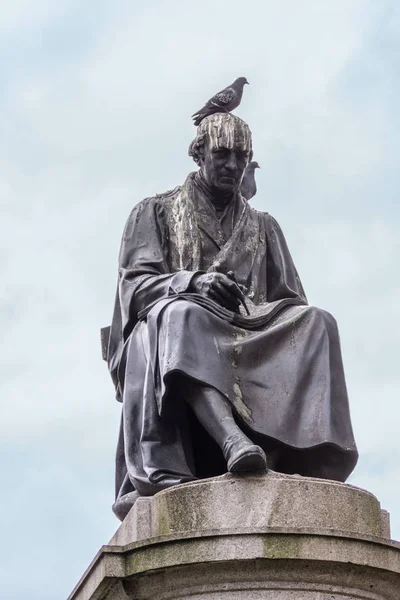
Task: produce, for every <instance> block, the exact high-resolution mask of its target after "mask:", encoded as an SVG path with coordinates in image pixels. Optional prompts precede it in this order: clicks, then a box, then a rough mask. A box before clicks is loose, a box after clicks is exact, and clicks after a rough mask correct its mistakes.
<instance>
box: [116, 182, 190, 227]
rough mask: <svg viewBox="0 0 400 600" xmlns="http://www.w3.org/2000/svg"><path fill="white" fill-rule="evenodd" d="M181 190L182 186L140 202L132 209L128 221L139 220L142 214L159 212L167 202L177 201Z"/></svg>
mask: <svg viewBox="0 0 400 600" xmlns="http://www.w3.org/2000/svg"><path fill="white" fill-rule="evenodd" d="M181 189H182V187H181V186H177V187H175V188H174V189H172V190H168V191H167V192H163V193H161V194H155V195H154V196H149V197H147V198H144V199H143V200H140V202H138V203H137V204H135V206H134V207H133V208H132V210H131V212H130V215H129V217H128V221H129V220H131V219H132V218H137V217H138V216H139V215H141V214H142V213H146V212H149V211H157V209H159V208H160V209H162V208H163V206H164V204H165V202H167V201H169V200H173V199H175V198H176V197H177V196H178V194H179V193H180V191H181Z"/></svg>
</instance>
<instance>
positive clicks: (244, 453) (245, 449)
mask: <svg viewBox="0 0 400 600" xmlns="http://www.w3.org/2000/svg"><path fill="white" fill-rule="evenodd" d="M224 456H225V459H226V461H227V465H228V471H230V472H231V473H242V472H246V471H263V470H266V469H267V457H266V456H265V452H264V450H263V449H262V448H260V446H256V445H255V444H252V443H251V441H250V440H248V439H247V438H244V439H243V438H242V439H240V440H235V441H234V440H232V438H230V439H228V440H227V442H226V448H224Z"/></svg>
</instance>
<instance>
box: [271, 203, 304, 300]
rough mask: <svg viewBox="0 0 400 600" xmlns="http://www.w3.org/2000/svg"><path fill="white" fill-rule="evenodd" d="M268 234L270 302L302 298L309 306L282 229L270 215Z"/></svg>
mask: <svg viewBox="0 0 400 600" xmlns="http://www.w3.org/2000/svg"><path fill="white" fill-rule="evenodd" d="M266 234H267V299H268V302H274V301H275V300H282V299H283V298H300V299H301V300H303V301H304V303H306V304H307V298H306V295H305V292H304V289H303V285H302V283H301V281H300V277H299V275H298V273H297V270H296V267H295V265H294V262H293V259H292V256H291V254H290V251H289V248H288V245H287V243H286V240H285V237H284V235H283V232H282V229H281V228H280V226H279V225H278V223H277V221H276V220H275V219H274V218H273V217H271V215H269V214H266Z"/></svg>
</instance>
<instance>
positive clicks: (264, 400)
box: [107, 113, 358, 520]
mask: <svg viewBox="0 0 400 600" xmlns="http://www.w3.org/2000/svg"><path fill="white" fill-rule="evenodd" d="M189 154H190V156H192V157H193V160H194V161H195V162H196V164H197V165H198V166H199V170H198V171H196V172H194V173H191V174H190V175H189V176H188V177H187V179H186V181H185V183H184V184H183V186H182V187H178V188H176V189H175V190H173V191H170V192H167V193H165V194H160V195H157V196H155V197H154V198H147V199H145V200H143V201H142V202H139V204H137V205H136V206H135V208H134V209H133V210H132V212H131V214H130V216H129V219H128V221H127V224H126V226H125V230H124V233H123V238H122V245H121V250H120V255H119V278H118V290H117V295H116V302H115V309H114V316H113V321H112V325H111V331H110V338H109V344H108V353H107V354H108V356H107V358H108V364H109V369H110V372H111V375H112V378H113V381H114V384H115V386H116V390H117V398H118V399H119V400H121V401H122V421H121V431H120V436H119V442H118V449H117V458H116V470H117V472H116V501H115V504H114V506H113V510H114V512H115V514H116V515H117V516H118V517H119V518H120V519H121V520H122V519H123V518H124V517H125V515H126V514H127V512H128V511H129V509H130V508H131V507H132V505H133V503H134V502H135V500H136V499H137V497H138V496H151V495H153V494H155V493H156V492H158V491H160V490H163V489H165V488H168V487H170V486H173V485H176V484H180V483H184V482H188V481H193V480H196V479H199V478H204V477H212V476H216V475H220V474H222V473H226V472H227V471H231V472H246V471H261V470H265V469H267V468H272V469H274V470H276V471H279V472H282V473H289V474H290V473H297V474H300V475H304V476H310V477H322V478H327V479H333V480H337V481H345V480H346V478H347V477H348V476H349V474H350V473H351V471H352V470H353V468H354V466H355V464H356V462H357V456H358V455H357V449H356V445H355V442H354V437H353V431H352V427H351V422H350V414H349V405H348V397H347V392H346V384H345V378H344V373H343V365H342V358H341V351H340V342H339V334H338V331H337V327H336V323H335V320H334V319H333V317H332V316H331V315H330V314H328V313H327V312H325V311H323V310H320V309H318V308H315V307H313V306H308V304H307V299H306V296H305V294H304V291H303V287H302V285H301V282H300V279H299V276H298V274H297V271H296V269H295V266H294V264H293V260H292V257H291V255H290V253H289V250H288V247H287V245H286V241H285V238H284V236H283V234H282V231H281V229H280V228H279V225H278V224H277V222H276V221H275V220H274V218H273V217H271V215H269V214H268V213H266V212H259V211H257V210H255V209H254V208H252V207H251V206H250V205H249V204H248V202H246V201H245V200H244V199H243V197H242V196H241V194H240V184H241V180H242V177H243V174H244V172H245V169H246V166H247V164H248V163H249V161H250V160H251V158H252V136H251V132H250V129H249V127H248V125H247V124H246V123H245V122H244V121H242V120H241V119H240V118H238V117H236V116H233V115H231V114H227V113H222V114H214V115H211V116H209V117H206V118H205V119H204V120H203V121H202V122H201V124H200V125H199V127H198V129H197V135H196V139H195V140H194V141H193V142H192V144H191V145H190V148H189ZM247 313H249V314H247Z"/></svg>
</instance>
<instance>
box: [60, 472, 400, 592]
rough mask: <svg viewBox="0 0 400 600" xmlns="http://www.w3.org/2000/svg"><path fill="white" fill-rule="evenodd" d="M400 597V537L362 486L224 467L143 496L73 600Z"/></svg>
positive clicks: (77, 589) (85, 576) (85, 577)
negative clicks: (396, 538)
mask: <svg viewBox="0 0 400 600" xmlns="http://www.w3.org/2000/svg"><path fill="white" fill-rule="evenodd" d="M178 598H179V599H181V600H187V599H190V600H217V599H221V600H225V599H226V600H228V599H229V600H264V599H266V600H399V598H400V544H399V543H397V542H394V541H391V540H390V531H389V515H388V513H387V512H386V511H382V510H381V507H380V505H379V502H378V500H377V499H376V498H375V497H374V496H373V495H372V494H370V493H369V492H366V491H365V490H361V489H359V488H356V487H353V486H350V485H346V484H342V483H336V482H332V481H326V480H321V479H311V478H306V477H300V476H296V475H291V476H288V475H281V474H279V473H274V472H269V473H268V474H260V475H243V476H238V475H236V476H233V475H230V474H228V475H223V476H222V477H217V478H213V479H206V480H202V481H198V482H193V483H187V484H184V485H180V486H176V487H174V488H170V489H169V490H165V491H163V492H160V493H159V494H157V495H156V496H154V497H153V498H139V500H138V501H137V502H136V504H135V506H134V507H133V508H132V510H131V511H130V513H129V514H128V516H127V517H126V519H125V521H124V522H123V523H122V524H121V526H120V528H119V529H118V531H117V532H116V533H115V535H114V536H113V538H112V539H111V541H110V543H109V544H108V545H107V546H103V547H102V549H101V550H100V551H99V553H98V554H97V556H96V557H95V559H94V560H93V562H92V564H91V565H90V566H89V568H88V570H87V571H86V573H85V574H84V575H83V577H82V579H81V581H80V582H79V583H78V585H77V587H76V588H75V590H74V591H73V592H72V594H71V596H70V597H69V600H89V599H90V600H105V599H107V600H127V599H131V600H145V599H146V600H147V599H148V600H150V599H151V600H177V599H178Z"/></svg>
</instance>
